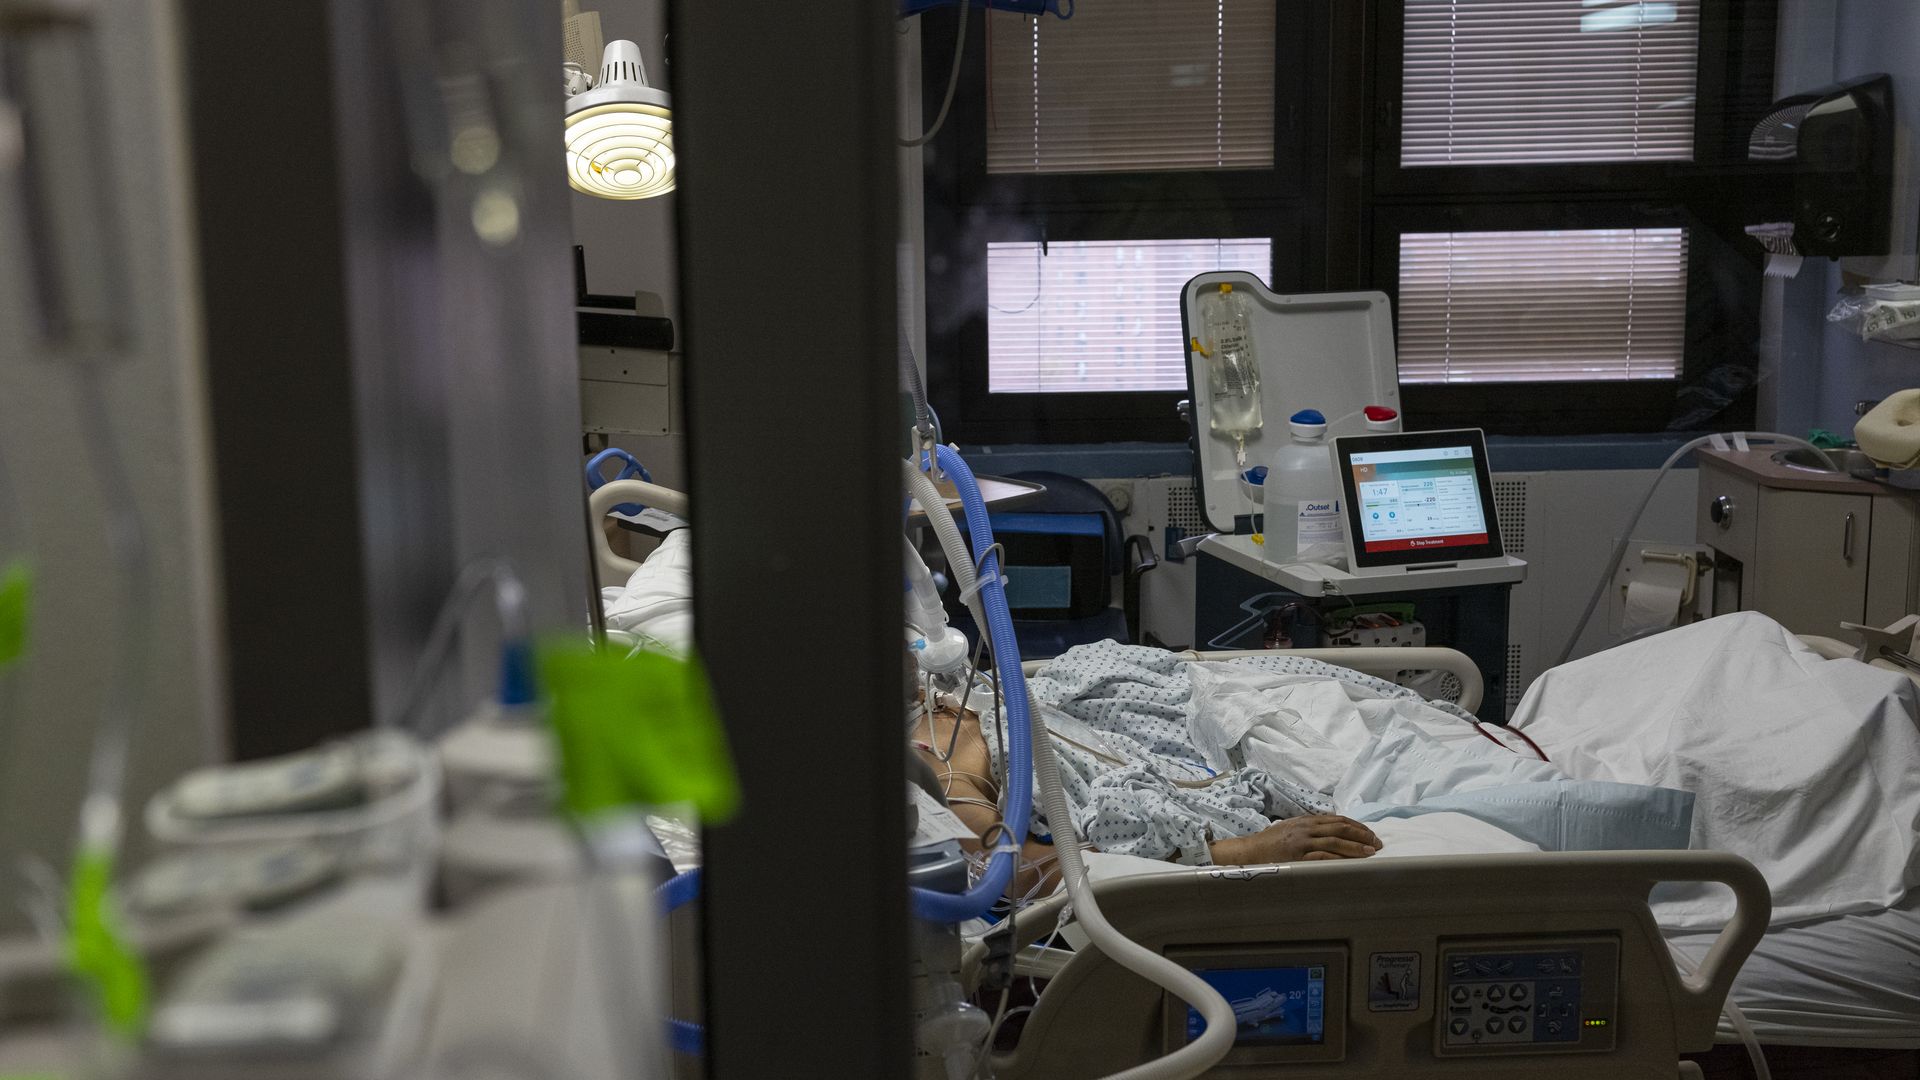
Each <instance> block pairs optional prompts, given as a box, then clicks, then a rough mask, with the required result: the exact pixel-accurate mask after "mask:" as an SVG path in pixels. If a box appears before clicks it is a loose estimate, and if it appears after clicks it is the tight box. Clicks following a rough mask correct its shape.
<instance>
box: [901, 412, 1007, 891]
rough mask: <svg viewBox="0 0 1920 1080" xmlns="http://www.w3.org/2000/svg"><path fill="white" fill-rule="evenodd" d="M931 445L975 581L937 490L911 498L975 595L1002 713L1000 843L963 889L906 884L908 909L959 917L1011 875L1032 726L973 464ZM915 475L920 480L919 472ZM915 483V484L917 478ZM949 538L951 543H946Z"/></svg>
mask: <svg viewBox="0 0 1920 1080" xmlns="http://www.w3.org/2000/svg"><path fill="white" fill-rule="evenodd" d="M936 453H937V454H938V461H937V463H938V465H939V467H940V469H941V470H942V471H943V472H945V473H946V474H947V476H948V477H949V478H950V479H952V481H953V486H954V489H955V490H956V491H958V492H959V494H960V505H961V507H962V509H964V510H965V511H966V516H967V530H968V533H969V534H970V535H971V536H972V539H973V551H974V552H977V553H979V555H980V570H979V574H978V580H977V581H973V580H969V579H971V578H974V577H975V574H974V570H973V559H974V556H973V555H971V554H969V553H968V552H967V551H966V549H965V548H963V547H961V546H960V545H959V540H960V534H959V531H958V530H957V529H955V528H954V527H953V522H952V520H951V517H952V515H951V514H949V513H948V511H947V504H946V500H944V499H941V498H940V497H939V495H938V493H937V492H935V493H934V495H933V496H932V497H931V498H928V497H927V496H926V495H925V494H924V491H925V489H919V490H916V491H915V494H914V499H915V501H917V502H919V503H920V508H921V509H922V510H923V511H925V512H926V515H927V520H928V521H931V522H933V523H934V534H935V535H936V536H938V537H940V545H941V547H942V548H943V549H945V551H946V553H947V563H948V565H949V566H951V567H952V568H953V570H954V572H955V574H956V575H957V576H958V577H959V579H960V586H961V591H962V595H964V596H967V597H968V598H969V599H970V600H974V603H971V604H969V607H971V608H972V609H973V611H974V621H975V622H976V623H978V625H979V626H980V627H981V631H982V632H983V633H985V634H986V635H987V640H988V641H989V642H991V643H992V645H993V660H994V666H995V668H996V670H997V672H998V675H999V680H1000V697H1001V700H1002V701H1004V702H1005V705H1004V708H1005V709H1006V713H1007V716H1006V720H1007V784H1006V792H1005V795H1006V809H1005V812H1004V815H1003V817H1002V821H1003V822H1004V824H1005V826H1006V828H1005V829H1004V830H999V837H1000V839H999V841H998V842H999V844H1000V846H999V847H997V848H996V849H995V851H994V853H993V855H992V857H991V858H989V859H988V860H987V870H986V873H984V874H982V875H981V877H980V880H979V881H977V882H975V883H974V885H973V887H972V888H970V889H968V890H967V891H966V892H963V893H945V892H939V891H937V890H934V889H923V888H919V887H917V886H916V887H913V888H912V890H911V893H912V898H913V913H914V914H915V915H917V916H919V917H920V918H923V919H929V920H932V921H935V922H962V921H964V920H967V919H972V918H978V917H980V916H983V915H985V914H987V912H988V911H990V910H991V909H992V907H993V905H994V903H995V902H996V901H998V900H999V899H1000V897H1001V896H1002V895H1004V894H1005V893H1006V891H1007V885H1008V884H1009V883H1010V882H1012V880H1013V874H1014V869H1015V865H1016V864H1017V863H1018V862H1019V859H1020V845H1021V843H1022V842H1023V841H1024V840H1025V839H1026V835H1027V824H1028V820H1029V819H1030V818H1031V817H1032V813H1033V783H1032V777H1033V733H1032V731H1031V730H1030V725H1029V723H1028V715H1029V713H1028V707H1027V680H1026V676H1025V674H1024V673H1023V672H1022V671H1021V670H1020V644H1019V642H1017V641H1016V640H1014V636H1013V616H1012V614H1011V613H1010V612H1009V611H1008V610H1007V594H1006V590H1005V588H1003V587H1002V585H1001V582H1000V556H999V554H998V553H997V552H996V551H994V544H993V526H992V524H991V523H990V522H989V521H988V520H987V504H986V501H985V500H983V499H982V498H981V497H980V487H979V485H978V484H976V483H974V479H973V471H972V470H971V469H969V468H967V463H966V462H965V461H964V460H962V459H961V457H960V455H959V454H958V453H956V452H955V451H953V450H952V449H950V448H948V447H945V446H941V447H937V448H936ZM933 464H935V463H934V462H929V461H927V460H926V458H925V455H922V456H921V466H922V468H923V469H924V468H930V467H932V466H933ZM916 472H917V470H916ZM919 479H920V480H921V481H926V477H925V476H920V477H919ZM926 484H927V488H928V489H931V488H932V486H933V485H932V482H931V481H926ZM914 486H915V488H916V489H918V488H919V485H918V484H917V483H916V484H915V485H914ZM942 518H946V519H948V520H947V521H946V526H947V527H946V528H945V529H942V528H941V526H940V522H941V519H942ZM950 543H951V545H952V546H949V544H950ZM976 585H978V588H977V589H976V588H975V586H976ZM975 598H977V599H975Z"/></svg>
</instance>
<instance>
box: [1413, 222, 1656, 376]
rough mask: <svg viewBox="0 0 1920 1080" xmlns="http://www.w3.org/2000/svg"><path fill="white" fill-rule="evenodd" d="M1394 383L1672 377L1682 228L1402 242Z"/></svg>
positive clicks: (1430, 236)
mask: <svg viewBox="0 0 1920 1080" xmlns="http://www.w3.org/2000/svg"><path fill="white" fill-rule="evenodd" d="M1399 314H1400V327H1399V335H1398V337H1399V349H1398V356H1399V360H1400V381H1401V382H1402V383H1403V384H1404V383H1476V382H1561V383H1565V382H1619V381H1625V380H1633V379H1676V378H1679V376H1680V374H1681V370H1682V366H1683V361H1684V353H1685V350H1686V322H1687V236H1686V231H1685V230H1683V229H1584V230H1542V231H1535V232H1449V233H1402V234H1401V235H1400V313H1399Z"/></svg>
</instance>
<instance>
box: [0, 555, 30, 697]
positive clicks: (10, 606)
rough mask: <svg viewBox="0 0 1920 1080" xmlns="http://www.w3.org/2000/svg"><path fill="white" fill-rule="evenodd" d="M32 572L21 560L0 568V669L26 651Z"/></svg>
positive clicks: (24, 561) (23, 560)
mask: <svg viewBox="0 0 1920 1080" xmlns="http://www.w3.org/2000/svg"><path fill="white" fill-rule="evenodd" d="M32 599H33V571H32V570H30V569H29V568H28V567H27V563H26V560H25V559H15V560H13V561H12V562H9V563H7V565H6V568H5V569H0V670H5V669H6V668H7V667H8V666H9V665H11V664H13V662H14V661H16V660H18V659H20V657H21V656H23V655H25V653H26V651H27V617H28V616H29V615H30V614H31V613H32V604H31V601H32Z"/></svg>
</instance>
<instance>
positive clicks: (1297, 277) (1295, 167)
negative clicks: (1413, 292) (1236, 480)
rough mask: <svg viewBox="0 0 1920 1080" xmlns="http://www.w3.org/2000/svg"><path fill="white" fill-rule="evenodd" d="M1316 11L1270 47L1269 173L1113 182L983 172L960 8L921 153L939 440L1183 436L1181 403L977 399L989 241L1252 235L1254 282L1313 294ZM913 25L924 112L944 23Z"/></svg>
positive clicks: (1321, 140) (1311, 8) (1155, 395)
mask: <svg viewBox="0 0 1920 1080" xmlns="http://www.w3.org/2000/svg"><path fill="white" fill-rule="evenodd" d="M1328 2H1329V0H1310V2H1309V3H1306V4H1302V5H1299V7H1300V11H1301V14H1303V15H1304V16H1305V17H1306V18H1307V19H1308V20H1309V29H1310V31H1315V32H1309V33H1306V34H1300V35H1287V34H1277V35H1276V37H1275V41H1274V103H1275V107H1274V117H1273V122H1274V132H1273V141H1274V162H1273V165H1272V166H1271V167H1270V168H1266V169H1177V170H1164V171H1140V172H1112V173H1104V172H1103V173H1096V172H1072V173H989V172H987V148H986V143H987V139H986V81H987V65H986V53H985V49H983V48H974V47H973V46H972V44H971V43H972V42H975V41H984V40H985V39H986V36H987V28H986V26H985V22H984V20H985V18H986V17H987V13H986V12H985V11H984V10H983V9H973V8H971V7H970V8H968V9H967V11H968V14H967V17H969V18H971V19H974V20H975V22H973V23H971V24H969V26H968V32H967V36H968V41H969V47H968V50H967V55H966V58H965V60H964V61H963V62H962V68H961V74H960V82H959V86H958V88H957V89H956V91H955V93H954V102H953V107H952V109H951V110H950V112H949V115H948V117H947V124H946V127H945V128H944V129H942V131H941V133H940V134H939V135H938V136H937V137H936V138H935V139H934V141H933V142H932V143H931V144H929V152H928V154H927V156H926V183H925V192H926V199H925V227H926V250H927V253H928V259H927V289H926V295H927V374H928V384H929V394H930V396H931V397H932V399H933V403H934V407H935V409H937V410H938V411H939V413H940V416H941V421H942V424H943V426H944V427H945V429H946V430H947V431H949V432H953V433H955V434H956V435H958V436H959V437H960V438H963V439H965V440H967V441H970V442H982V443H1016V442H1033V443H1049V442H1055V443H1057V442H1106V441H1112V440H1113V435H1114V432H1115V431H1116V430H1121V431H1124V432H1126V433H1127V435H1128V436H1129V438H1130V439H1132V440H1138V441H1150V442H1174V441H1186V440H1187V439H1188V437H1189V431H1188V426H1187V423H1186V421H1185V420H1183V419H1181V417H1180V415H1179V413H1178V411H1177V405H1178V403H1179V402H1180V401H1181V400H1182V399H1185V398H1186V397H1187V396H1188V395H1187V392H1186V391H1184V390H1177V391H1176V390H1167V391H1123V392H1110V393H1075V392H1066V393H1036V394H991V393H989V392H988V390H987V386H988V357H987V314H988V313H987V308H986V304H985V302H984V298H985V296H986V265H987V244H988V243H990V242H996V241H1029V242H1030V241H1036V240H1037V241H1040V242H1041V243H1043V244H1044V243H1048V242H1052V241H1056V240H1059V241H1073V240H1197V239H1220V238H1241V237H1248V238H1254V237H1257V238H1264V239H1267V240H1268V241H1269V242H1271V243H1272V245H1273V253H1274V254H1273V265H1272V266H1270V267H1267V268H1266V269H1265V272H1264V273H1263V275H1262V276H1263V277H1265V278H1266V279H1267V281H1268V283H1269V284H1270V285H1271V286H1272V287H1273V288H1274V289H1276V290H1278V291H1281V292H1307V291H1315V290H1318V289H1322V288H1324V287H1325V285H1324V275H1323V274H1322V273H1321V272H1320V267H1321V266H1322V264H1323V262H1324V250H1325V249H1324V244H1325V239H1324V236H1322V235H1320V234H1321V232H1322V230H1320V229H1317V228H1315V227H1314V225H1316V224H1317V222H1316V221H1315V216H1316V214H1315V212H1316V210H1317V207H1318V206H1319V205H1320V204H1321V203H1323V202H1324V194H1323V188H1324V173H1325V170H1324V169H1323V168H1321V167H1319V162H1320V161H1322V160H1323V159H1324V153H1325V151H1324V146H1325V139H1326V134H1325V128H1326V124H1325V120H1324V117H1323V116H1322V115H1320V111H1319V110H1318V109H1317V108H1316V106H1317V105H1318V103H1319V102H1320V101H1321V99H1322V95H1321V94H1320V92H1319V91H1317V90H1316V89H1315V87H1316V86H1319V85H1324V84H1325V82H1326V79H1327V64H1326V58H1325V55H1324V51H1323V50H1322V51H1316V50H1314V49H1313V48H1311V47H1310V42H1312V41H1313V40H1315V39H1316V32H1317V30H1316V28H1320V27H1324V25H1325V20H1326V17H1327V15H1326V7H1327V4H1328ZM1003 17H1004V16H1003ZM1043 17H1045V18H1052V16H1043ZM922 18H923V19H924V20H927V21H926V22H924V23H923V27H922V38H921V53H922V57H923V62H922V65H921V67H922V72H921V74H922V80H923V81H922V94H923V100H925V101H926V102H928V103H930V108H931V107H932V103H937V102H938V101H939V100H940V98H941V97H942V96H943V95H944V93H945V91H946V78H947V60H948V58H950V57H951V56H952V50H953V32H954V28H955V27H956V26H957V21H956V19H955V17H954V15H953V14H952V13H947V12H938V11H936V12H929V13H928V14H927V15H926V16H923V17H922ZM1289 148H1300V149H1299V150H1297V151H1296V152H1293V153H1289V152H1288V151H1289ZM970 301H971V302H970ZM1183 352H1184V350H1183Z"/></svg>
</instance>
